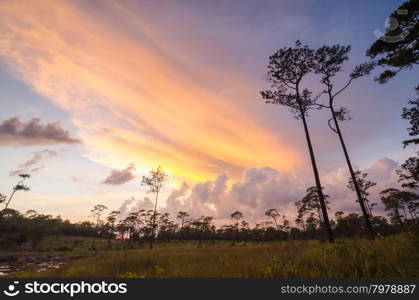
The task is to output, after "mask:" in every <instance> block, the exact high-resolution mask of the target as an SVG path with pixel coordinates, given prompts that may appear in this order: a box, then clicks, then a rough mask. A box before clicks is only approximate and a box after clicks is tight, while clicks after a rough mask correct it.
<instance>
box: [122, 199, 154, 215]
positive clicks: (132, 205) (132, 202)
mask: <svg viewBox="0 0 419 300" xmlns="http://www.w3.org/2000/svg"><path fill="white" fill-rule="evenodd" d="M142 209H143V210H150V209H154V205H153V202H152V201H151V200H150V198H148V197H144V198H142V199H141V198H140V199H135V198H134V197H130V198H128V199H126V200H125V201H124V202H123V203H122V205H121V207H120V208H119V209H118V211H119V212H120V214H119V218H121V219H123V218H125V217H127V216H128V215H129V214H130V213H132V212H138V211H140V210H142Z"/></svg>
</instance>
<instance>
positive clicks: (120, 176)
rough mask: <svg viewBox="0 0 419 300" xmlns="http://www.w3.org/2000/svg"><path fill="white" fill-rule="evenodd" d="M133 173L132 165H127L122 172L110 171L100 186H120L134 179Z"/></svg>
mask: <svg viewBox="0 0 419 300" xmlns="http://www.w3.org/2000/svg"><path fill="white" fill-rule="evenodd" d="M133 171H135V165H134V164H129V165H128V167H126V168H125V169H122V170H112V171H111V174H109V176H108V177H106V178H105V180H103V181H102V184H108V185H122V184H124V183H127V182H128V181H131V180H133V179H134V178H135V175H134V174H133V173H132V172H133Z"/></svg>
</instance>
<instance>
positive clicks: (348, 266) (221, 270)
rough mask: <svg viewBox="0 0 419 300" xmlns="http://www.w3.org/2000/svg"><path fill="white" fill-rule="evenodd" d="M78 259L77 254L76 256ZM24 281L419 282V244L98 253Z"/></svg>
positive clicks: (388, 240)
mask: <svg viewBox="0 0 419 300" xmlns="http://www.w3.org/2000/svg"><path fill="white" fill-rule="evenodd" d="M73 254H75V253H73ZM15 275H17V276H21V277H139V278H142V277H217V278H222V277H266V278H270V277H419V251H418V238H417V237H415V236H414V235H410V234H403V235H394V236H388V237H384V238H379V239H377V240H376V241H368V240H365V239H345V240H338V241H337V242H336V243H335V244H330V243H321V242H319V241H295V242H276V243H246V244H244V243H241V244H240V243H239V244H233V245H232V244H231V243H227V242H216V243H204V244H203V245H202V246H201V247H199V248H198V247H197V243H192V242H188V243H173V242H172V243H165V244H157V247H156V248H155V249H153V250H152V251H150V250H148V249H135V250H123V251H120V250H119V251H117V250H108V251H103V250H101V251H94V252H92V256H90V257H87V258H81V259H75V260H71V261H69V262H68V263H66V264H65V265H64V266H63V267H61V268H60V269H54V270H47V271H45V272H41V273H39V272H21V273H18V274H15Z"/></svg>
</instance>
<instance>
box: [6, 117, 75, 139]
mask: <svg viewBox="0 0 419 300" xmlns="http://www.w3.org/2000/svg"><path fill="white" fill-rule="evenodd" d="M80 143H81V140H79V139H76V138H73V137H72V136H71V134H70V132H69V131H68V130H65V129H63V128H62V127H61V123H60V122H59V121H56V122H52V123H47V124H44V123H42V121H41V119H39V118H32V119H31V120H30V121H28V122H26V123H25V122H22V121H21V120H20V118H19V117H13V118H10V119H7V120H4V121H3V122H1V123H0V145H18V146H35V145H53V144H80Z"/></svg>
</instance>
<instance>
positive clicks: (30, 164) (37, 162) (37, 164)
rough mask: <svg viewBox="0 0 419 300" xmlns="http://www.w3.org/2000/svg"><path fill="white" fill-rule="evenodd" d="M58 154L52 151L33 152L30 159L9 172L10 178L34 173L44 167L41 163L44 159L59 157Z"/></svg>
mask: <svg viewBox="0 0 419 300" xmlns="http://www.w3.org/2000/svg"><path fill="white" fill-rule="evenodd" d="M59 155H60V153H59V152H57V151H53V150H47V149H45V150H41V151H38V152H34V153H33V156H32V158H31V159H29V160H28V161H26V162H24V163H23V164H21V165H19V166H18V167H17V169H16V170H14V171H11V172H10V176H16V175H18V174H22V173H34V172H37V171H39V170H41V169H43V168H44V167H45V165H44V164H43V162H44V161H45V160H46V159H50V158H53V157H57V156H59Z"/></svg>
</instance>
